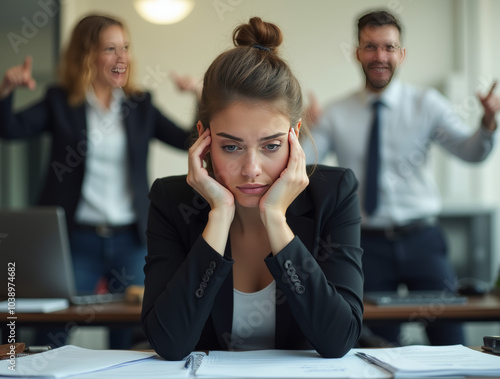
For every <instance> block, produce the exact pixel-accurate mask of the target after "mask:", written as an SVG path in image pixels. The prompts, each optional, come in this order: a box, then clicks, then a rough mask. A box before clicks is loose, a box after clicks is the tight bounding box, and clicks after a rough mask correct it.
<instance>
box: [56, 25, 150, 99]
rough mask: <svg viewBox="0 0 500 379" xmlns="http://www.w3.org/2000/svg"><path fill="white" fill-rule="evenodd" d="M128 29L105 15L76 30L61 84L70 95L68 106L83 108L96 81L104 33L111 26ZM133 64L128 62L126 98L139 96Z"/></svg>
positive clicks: (64, 60)
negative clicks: (98, 56) (95, 63)
mask: <svg viewBox="0 0 500 379" xmlns="http://www.w3.org/2000/svg"><path fill="white" fill-rule="evenodd" d="M114 25H116V26H119V27H120V28H122V30H123V31H125V32H127V29H126V27H125V25H124V24H123V22H121V21H119V20H117V19H115V18H112V17H109V16H102V15H89V16H87V17H84V18H83V19H82V20H80V22H79V23H78V24H77V25H76V26H75V28H74V29H73V33H72V34H71V39H70V41H69V44H68V46H67V48H66V50H65V52H64V53H63V55H62V59H61V64H60V70H59V82H60V85H61V87H63V88H64V89H65V90H66V92H67V93H68V99H69V103H70V104H71V105H73V106H76V105H79V104H81V103H82V102H83V101H84V99H85V93H86V91H87V90H88V88H89V86H90V84H91V83H92V80H93V79H94V76H95V72H94V61H95V58H96V54H97V51H98V48H99V44H100V38H101V34H102V32H103V31H104V30H105V29H107V28H108V27H110V26H114ZM132 67H133V65H132V62H131V61H129V65H128V70H129V77H128V80H127V83H126V84H125V86H124V87H123V91H124V92H125V94H126V95H127V96H130V95H132V94H139V93H140V91H139V90H138V89H137V88H135V87H134V85H133V84H132V71H131V68H132Z"/></svg>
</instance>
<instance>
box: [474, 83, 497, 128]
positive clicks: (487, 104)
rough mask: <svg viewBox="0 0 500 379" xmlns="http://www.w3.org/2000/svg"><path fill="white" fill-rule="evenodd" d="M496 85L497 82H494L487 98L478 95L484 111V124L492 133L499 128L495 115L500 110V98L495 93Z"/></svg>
mask: <svg viewBox="0 0 500 379" xmlns="http://www.w3.org/2000/svg"><path fill="white" fill-rule="evenodd" d="M496 85H497V82H496V81H494V82H493V84H492V85H491V88H490V90H489V92H488V93H487V94H486V95H485V96H483V95H481V94H480V93H478V94H477V97H478V99H479V101H480V102H481V104H482V106H483V109H484V116H483V121H482V124H483V125H484V126H485V127H486V128H487V129H488V130H491V131H493V130H495V129H496V128H497V123H496V121H495V114H496V113H497V112H498V111H499V110H500V97H498V96H497V95H495V94H494V93H493V92H494V90H495V87H496Z"/></svg>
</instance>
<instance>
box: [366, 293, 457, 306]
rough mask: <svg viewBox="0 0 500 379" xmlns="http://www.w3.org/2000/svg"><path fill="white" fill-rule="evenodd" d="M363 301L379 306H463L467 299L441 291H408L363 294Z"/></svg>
mask: <svg viewBox="0 0 500 379" xmlns="http://www.w3.org/2000/svg"><path fill="white" fill-rule="evenodd" d="M364 300H365V301H366V302H367V303H371V304H375V305H379V306H405V305H407V306H411V305H431V304H442V305H448V304H465V303H467V297H465V296H459V295H456V294H453V293H451V292H443V291H409V292H407V293H398V292H397V291H394V292H365V294H364Z"/></svg>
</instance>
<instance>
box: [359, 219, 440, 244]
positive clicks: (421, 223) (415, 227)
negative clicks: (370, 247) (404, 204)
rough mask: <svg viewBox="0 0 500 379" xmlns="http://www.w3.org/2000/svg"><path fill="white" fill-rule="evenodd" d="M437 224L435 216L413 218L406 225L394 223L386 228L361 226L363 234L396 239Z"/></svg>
mask: <svg viewBox="0 0 500 379" xmlns="http://www.w3.org/2000/svg"><path fill="white" fill-rule="evenodd" d="M436 224H437V220H436V218H435V217H427V218H421V219H417V220H413V221H411V222H409V223H407V224H404V225H394V226H390V227H386V228H361V235H362V236H367V237H369V236H372V237H385V238H387V239H390V240H394V239H398V238H401V237H404V236H406V235H408V234H410V233H414V232H418V231H420V230H422V229H424V228H428V227H430V226H435V225H436Z"/></svg>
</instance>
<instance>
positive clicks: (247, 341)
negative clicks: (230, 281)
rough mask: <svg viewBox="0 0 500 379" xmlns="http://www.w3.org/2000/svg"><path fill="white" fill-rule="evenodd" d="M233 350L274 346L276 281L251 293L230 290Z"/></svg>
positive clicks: (270, 347)
mask: <svg viewBox="0 0 500 379" xmlns="http://www.w3.org/2000/svg"><path fill="white" fill-rule="evenodd" d="M233 301H234V308H233V330H232V335H231V347H232V348H233V349H274V333H275V330H276V282H275V281H274V280H273V281H272V282H271V284H269V285H268V286H267V287H266V288H264V289H262V290H260V291H258V292H253V293H245V292H241V291H238V290H237V289H234V300H233Z"/></svg>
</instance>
